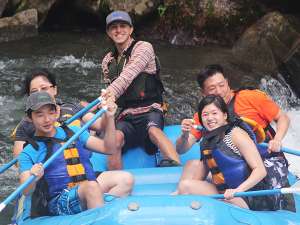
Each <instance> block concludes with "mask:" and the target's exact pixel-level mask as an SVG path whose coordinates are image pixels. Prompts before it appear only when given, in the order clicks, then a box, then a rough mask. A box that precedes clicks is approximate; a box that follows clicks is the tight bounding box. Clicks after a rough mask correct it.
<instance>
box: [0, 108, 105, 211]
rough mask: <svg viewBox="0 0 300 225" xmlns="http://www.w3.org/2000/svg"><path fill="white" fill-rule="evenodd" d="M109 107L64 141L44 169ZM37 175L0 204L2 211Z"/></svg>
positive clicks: (32, 176)
mask: <svg viewBox="0 0 300 225" xmlns="http://www.w3.org/2000/svg"><path fill="white" fill-rule="evenodd" d="M106 110H107V108H106V107H105V108H104V107H103V108H102V109H101V110H99V111H98V112H97V113H96V114H95V116H94V117H93V118H92V119H91V120H89V121H88V122H87V123H86V124H85V125H84V126H83V127H82V128H80V130H78V131H77V132H76V133H75V134H74V135H73V136H72V137H71V138H70V139H69V140H68V141H67V142H66V143H64V144H63V145H62V146H61V147H60V148H59V149H58V150H57V151H56V152H55V153H54V154H52V155H51V157H50V158H49V159H48V160H47V161H46V162H45V163H44V164H43V167H44V169H46V168H47V167H48V166H49V165H50V164H51V163H52V162H53V161H54V160H55V158H56V157H57V156H58V155H60V154H61V153H62V152H63V151H64V150H65V149H66V148H67V147H68V146H69V145H70V144H71V143H72V142H73V141H75V140H76V139H77V138H78V137H79V136H80V135H81V134H82V133H83V132H84V131H85V130H86V129H87V128H88V127H90V126H91V125H92V124H93V123H94V122H95V121H96V120H97V119H98V118H99V117H100V116H101V115H102V114H103V113H104V112H105V111H106ZM35 178H36V176H34V175H31V176H30V177H29V178H28V179H27V180H26V181H25V182H24V183H23V184H21V185H20V186H19V187H18V188H17V189H16V190H15V191H14V192H13V193H11V194H10V195H9V196H8V197H7V198H6V199H5V200H4V201H3V202H2V203H1V204H0V212H1V211H2V210H3V209H4V208H5V207H6V205H7V204H8V203H9V202H11V201H12V200H14V199H15V198H16V197H17V196H18V194H19V193H21V192H22V191H24V189H25V188H27V187H28V185H30V184H31V183H32V182H33V181H34V180H35Z"/></svg>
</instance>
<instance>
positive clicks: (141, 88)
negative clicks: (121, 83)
mask: <svg viewBox="0 0 300 225" xmlns="http://www.w3.org/2000/svg"><path fill="white" fill-rule="evenodd" d="M137 42H138V41H133V42H132V44H131V45H130V46H129V47H128V49H127V50H126V51H125V52H124V53H123V55H122V57H121V59H120V61H119V62H118V52H117V50H115V51H114V53H113V56H114V59H113V60H112V61H111V62H110V63H109V65H108V68H109V73H108V79H109V81H110V83H111V82H113V81H114V80H115V79H117V78H118V76H119V75H120V73H121V72H122V70H123V67H124V66H125V65H126V64H127V62H128V60H129V58H130V57H131V52H132V49H133V47H134V46H135V44H136V43H137ZM155 62H156V74H149V73H146V72H141V73H140V74H138V75H137V77H136V78H135V79H134V80H133V81H132V83H131V84H130V85H129V87H128V88H127V89H126V91H125V92H124V93H123V95H122V96H120V97H119V99H118V100H117V101H116V102H117V105H118V106H119V107H121V108H122V109H123V110H124V109H126V108H135V107H143V106H149V105H151V104H153V103H161V104H162V103H163V98H162V93H163V92H164V86H163V84H162V81H161V79H160V76H159V73H160V63H159V60H158V58H157V57H156V56H155Z"/></svg>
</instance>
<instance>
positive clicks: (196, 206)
mask: <svg viewBox="0 0 300 225" xmlns="http://www.w3.org/2000/svg"><path fill="white" fill-rule="evenodd" d="M165 133H166V134H167V135H168V137H169V138H170V139H171V140H173V141H175V139H176V138H177V137H178V136H179V135H180V126H178V125H174V126H168V127H166V128H165ZM199 157H200V155H199V146H198V145H194V146H193V147H192V149H191V150H190V151H188V152H187V153H186V154H183V155H181V160H182V163H185V162H186V161H187V160H189V159H198V158H199ZM157 158H159V155H158V156H157V155H153V156H149V155H147V154H145V153H144V151H143V150H142V149H140V148H136V149H132V150H130V151H127V153H126V154H125V155H124V156H123V164H124V167H125V169H127V170H128V171H130V172H131V173H133V175H134V176H135V186H134V189H133V192H132V195H131V196H129V197H126V198H114V197H111V196H107V197H106V204H105V206H104V207H102V208H96V209H91V210H87V211H85V212H82V213H80V214H76V215H71V216H53V217H48V216H47V217H39V218H34V219H31V218H28V217H27V216H26V214H27V215H28V212H29V210H30V209H29V208H30V198H28V197H27V198H24V201H21V204H22V205H23V206H24V210H19V211H18V214H17V217H18V218H19V221H18V224H24V225H27V224H28V225H50V224H61V225H62V224H63V225H68V224H73V225H77V224H78V225H79V224H102V225H156V224H157V225H177V224H178V225H185V224H186V225H191V224H193V225H198V224H199V225H200V224H201V225H202V224H204V225H218V224H220V225H224V224H230V225H234V224H252V225H256V224H257V225H259V224H264V225H265V224H266V225H269V224H270V225H275V224H278V225H284V224H298V225H300V213H293V212H290V211H285V210H279V211H264V212H262V211H260V212H259V211H251V210H247V209H241V208H238V207H236V206H234V205H231V204H228V203H225V202H223V201H219V200H215V199H212V198H209V197H205V196H196V195H181V196H172V195H170V193H172V192H173V191H174V190H175V189H176V185H177V183H178V180H179V177H180V174H181V172H182V167H169V168H158V167H156V163H157ZM136 159H139V160H136ZM91 161H92V163H93V165H94V168H95V170H96V171H103V170H105V169H106V168H104V167H100V165H105V161H106V156H104V155H101V154H97V153H95V154H94V155H93V157H92V160H91ZM137 168H139V169H137ZM295 182H297V180H296V177H295V176H291V177H290V183H292V184H294V183H295ZM294 196H295V200H296V209H297V212H299V209H300V195H298V194H294ZM26 217H27V218H26Z"/></svg>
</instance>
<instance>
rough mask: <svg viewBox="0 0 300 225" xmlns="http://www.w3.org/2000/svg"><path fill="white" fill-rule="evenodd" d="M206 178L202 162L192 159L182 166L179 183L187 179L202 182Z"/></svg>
mask: <svg viewBox="0 0 300 225" xmlns="http://www.w3.org/2000/svg"><path fill="white" fill-rule="evenodd" d="M206 176H207V174H206V169H205V167H204V164H203V162H202V161H200V160H199V159H194V160H189V161H187V162H186V164H185V165H184V167H183V171H182V174H181V177H180V181H182V180H187V179H192V180H204V179H205V178H206ZM180 181H179V182H180Z"/></svg>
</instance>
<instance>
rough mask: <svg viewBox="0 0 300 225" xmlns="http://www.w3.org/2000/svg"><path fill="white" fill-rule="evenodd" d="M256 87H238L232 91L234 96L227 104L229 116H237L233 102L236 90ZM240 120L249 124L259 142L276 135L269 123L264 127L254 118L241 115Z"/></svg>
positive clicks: (268, 139)
mask: <svg viewBox="0 0 300 225" xmlns="http://www.w3.org/2000/svg"><path fill="white" fill-rule="evenodd" d="M255 89H256V88H253V87H242V88H240V89H238V90H237V91H235V92H234V96H233V98H232V99H231V100H230V102H229V104H228V111H229V116H231V117H232V118H235V117H239V116H238V115H237V114H236V113H235V111H234V102H235V97H236V95H237V94H238V92H240V91H242V90H255ZM241 118H242V120H244V121H245V122H246V123H247V124H248V125H250V126H251V128H252V130H253V131H254V133H255V135H256V138H257V142H258V143H261V142H269V141H270V140H272V139H273V138H274V136H275V135H276V132H275V130H274V129H273V128H272V126H271V125H270V124H267V126H266V127H265V128H263V127H262V126H261V125H260V124H259V123H257V122H256V121H255V120H252V119H249V118H246V117H241Z"/></svg>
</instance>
